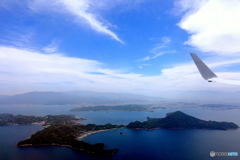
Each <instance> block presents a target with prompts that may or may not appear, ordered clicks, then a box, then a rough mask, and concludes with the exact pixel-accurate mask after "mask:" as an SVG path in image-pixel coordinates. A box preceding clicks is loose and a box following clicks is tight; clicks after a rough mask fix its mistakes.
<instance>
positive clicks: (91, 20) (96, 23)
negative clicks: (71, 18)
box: [61, 0, 123, 43]
mask: <svg viewBox="0 0 240 160" xmlns="http://www.w3.org/2000/svg"><path fill="white" fill-rule="evenodd" d="M61 2H62V4H63V5H64V6H65V7H66V8H67V10H68V11H69V12H71V13H72V14H73V15H75V16H77V17H79V18H81V19H84V20H85V21H86V22H87V23H88V24H89V25H90V26H91V27H92V28H93V29H94V30H96V31H98V32H100V33H104V34H107V35H109V36H111V37H112V38H113V39H115V40H117V41H118V42H121V43H123V41H122V40H121V39H120V38H118V36H117V35H116V34H115V33H114V32H113V31H111V30H110V29H109V28H108V26H107V25H106V24H104V23H103V22H102V21H100V20H99V18H97V17H99V16H100V15H97V14H96V13H93V12H91V4H92V3H90V2H91V1H89V0H81V1H79V0H61Z"/></svg>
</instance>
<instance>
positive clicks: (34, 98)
mask: <svg viewBox="0 0 240 160" xmlns="http://www.w3.org/2000/svg"><path fill="white" fill-rule="evenodd" d="M161 100H163V98H159V97H150V96H143V95H136V94H128V93H110V92H93V91H69V92H29V93H24V94H17V95H13V96H4V95H2V96H0V105H3V104H44V105H54V104H57V105H63V104H86V105H97V104H124V103H150V102H157V101H161Z"/></svg>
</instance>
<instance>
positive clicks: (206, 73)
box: [190, 53, 218, 82]
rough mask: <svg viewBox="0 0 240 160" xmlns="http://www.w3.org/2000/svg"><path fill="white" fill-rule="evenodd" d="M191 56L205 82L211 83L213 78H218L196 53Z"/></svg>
mask: <svg viewBox="0 0 240 160" xmlns="http://www.w3.org/2000/svg"><path fill="white" fill-rule="evenodd" d="M190 55H191V56H192V59H193V61H194V62H195V64H196V66H197V68H198V70H199V72H200V73H201V75H202V77H203V78H204V79H205V80H207V81H209V82H211V78H218V77H217V76H216V75H215V74H214V73H213V71H211V70H210V69H209V68H208V66H207V65H206V64H205V63H204V62H203V61H202V60H201V59H200V58H199V57H198V56H197V55H196V54H195V53H190Z"/></svg>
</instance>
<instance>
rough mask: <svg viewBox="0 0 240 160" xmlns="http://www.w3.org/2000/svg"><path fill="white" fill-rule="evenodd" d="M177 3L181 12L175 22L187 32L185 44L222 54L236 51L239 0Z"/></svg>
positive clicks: (239, 33) (239, 35)
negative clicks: (179, 17)
mask: <svg viewBox="0 0 240 160" xmlns="http://www.w3.org/2000/svg"><path fill="white" fill-rule="evenodd" d="M193 2H194V3H193ZM177 4H178V5H179V4H180V5H181V6H180V8H181V9H180V10H181V11H185V15H184V16H183V18H182V20H181V22H180V23H179V24H178V25H179V26H180V27H181V28H182V29H184V30H186V31H187V32H188V33H189V34H190V35H191V36H190V37H189V40H188V41H187V42H186V43H185V44H188V45H192V46H194V47H197V48H198V49H200V50H201V51H204V52H214V53H217V54H222V55H234V54H237V53H240V45H239V42H240V30H239V28H240V21H239V19H240V12H239V10H240V1H239V0H227V1H226V0H198V1H191V0H180V2H179V3H177Z"/></svg>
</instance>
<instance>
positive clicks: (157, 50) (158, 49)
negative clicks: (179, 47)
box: [137, 37, 175, 61]
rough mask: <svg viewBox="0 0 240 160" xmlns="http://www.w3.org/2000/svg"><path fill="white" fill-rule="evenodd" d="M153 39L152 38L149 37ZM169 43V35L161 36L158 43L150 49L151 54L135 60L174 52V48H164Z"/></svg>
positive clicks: (148, 58)
mask: <svg viewBox="0 0 240 160" xmlns="http://www.w3.org/2000/svg"><path fill="white" fill-rule="evenodd" d="M151 39H153V38H151ZM170 43H171V38H170V37H162V38H161V41H160V43H157V44H156V45H155V46H154V47H153V48H152V49H151V50H150V51H149V53H151V55H149V56H146V57H144V58H141V59H138V60H137V61H148V60H151V59H155V58H157V57H159V56H161V55H163V54H165V53H172V52H175V51H174V50H171V51H170V50H167V49H166V48H167V47H168V45H169V44H170Z"/></svg>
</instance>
